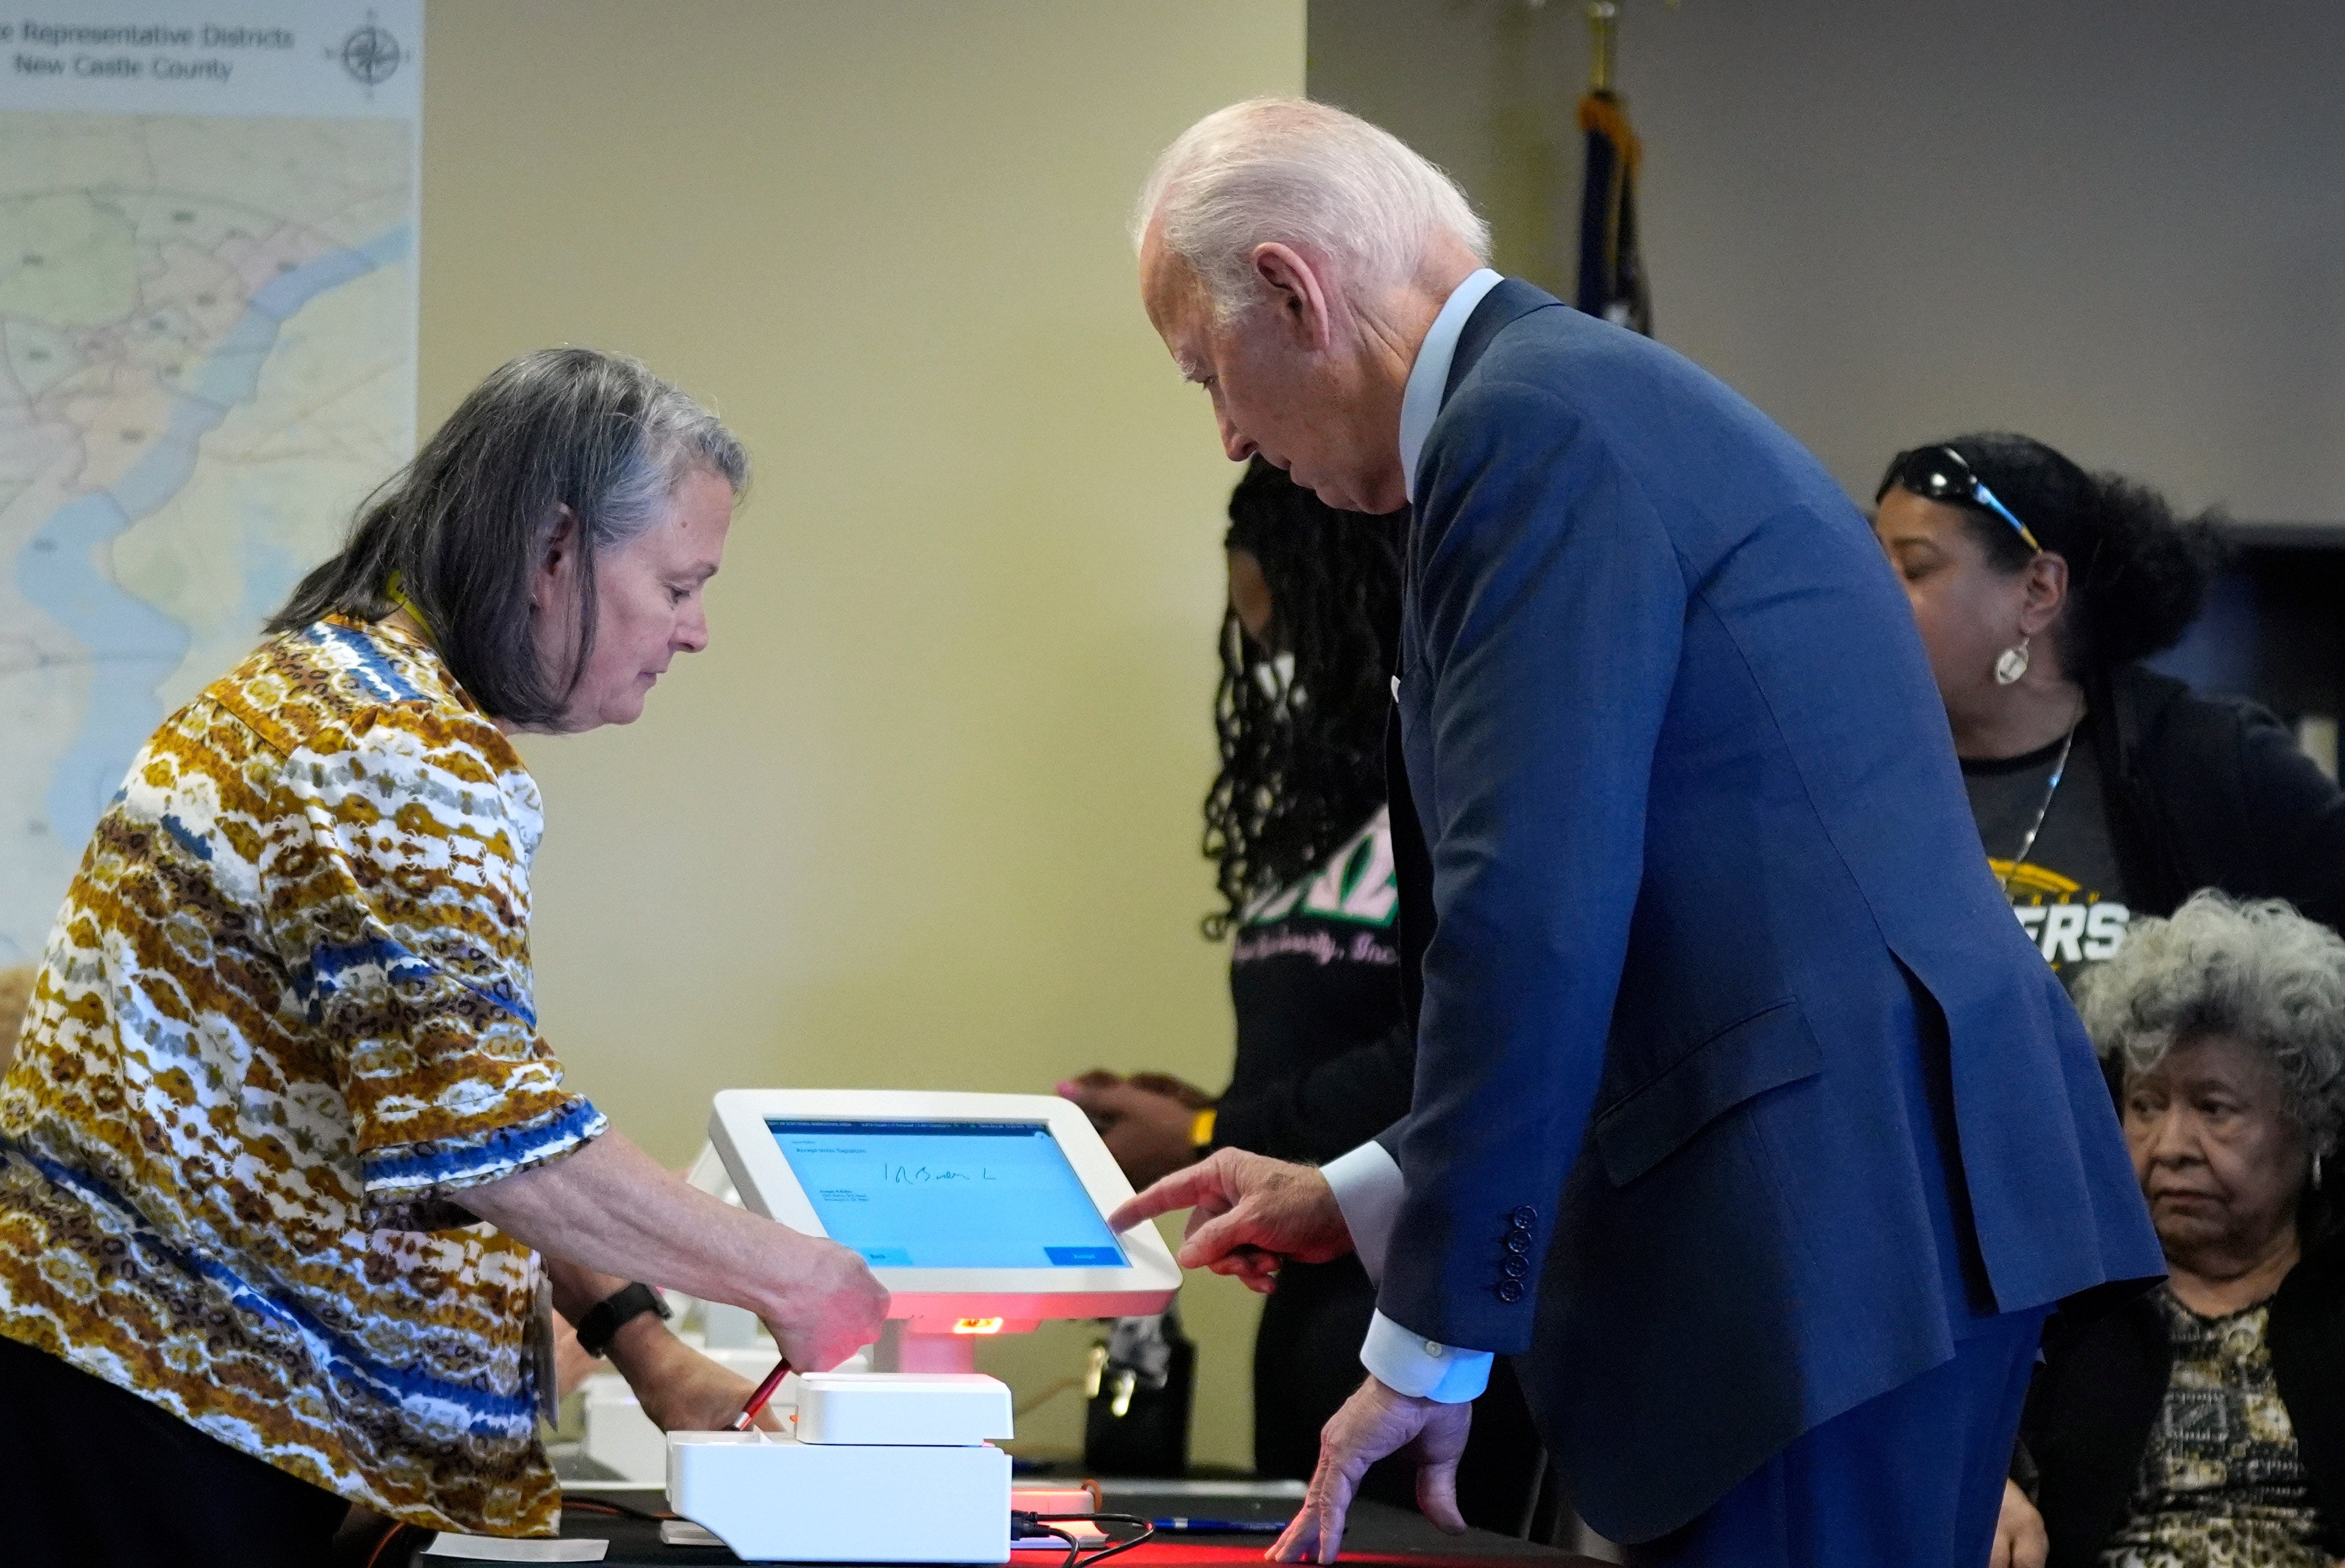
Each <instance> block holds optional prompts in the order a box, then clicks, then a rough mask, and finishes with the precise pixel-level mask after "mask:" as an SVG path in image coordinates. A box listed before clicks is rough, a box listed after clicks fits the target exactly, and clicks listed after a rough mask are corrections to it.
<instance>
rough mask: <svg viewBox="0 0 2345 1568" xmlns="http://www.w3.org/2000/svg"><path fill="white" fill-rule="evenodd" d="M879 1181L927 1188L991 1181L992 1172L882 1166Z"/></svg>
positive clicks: (948, 1167)
mask: <svg viewBox="0 0 2345 1568" xmlns="http://www.w3.org/2000/svg"><path fill="white" fill-rule="evenodd" d="M879 1179H880V1180H881V1181H882V1182H883V1183H886V1184H888V1185H890V1186H897V1187H929V1186H933V1185H934V1184H936V1183H938V1182H940V1181H992V1180H994V1179H996V1178H995V1176H994V1174H993V1172H992V1171H991V1170H990V1169H988V1168H985V1167H984V1166H982V1165H980V1166H979V1167H978V1168H976V1169H975V1170H956V1169H954V1168H952V1167H951V1166H949V1165H882V1166H881V1167H880V1168H879Z"/></svg>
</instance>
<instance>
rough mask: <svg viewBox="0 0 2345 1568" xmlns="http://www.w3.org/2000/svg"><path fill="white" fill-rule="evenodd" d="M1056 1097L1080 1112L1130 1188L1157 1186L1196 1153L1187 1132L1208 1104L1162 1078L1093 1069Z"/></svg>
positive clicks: (1178, 1082) (1184, 1086)
mask: <svg viewBox="0 0 2345 1568" xmlns="http://www.w3.org/2000/svg"><path fill="white" fill-rule="evenodd" d="M1058 1092H1059V1096H1060V1098H1062V1099H1071V1100H1072V1101H1074V1102H1075V1103H1076V1104H1077V1105H1079V1106H1081V1107H1082V1108H1083V1114H1084V1115H1085V1116H1088V1117H1089V1118H1091V1125H1092V1126H1093V1127H1095V1128H1099V1134H1100V1139H1101V1142H1103V1143H1105V1144H1106V1145H1107V1151H1108V1152H1109V1153H1110V1154H1112V1155H1113V1156H1115V1162H1116V1164H1117V1165H1118V1166H1120V1167H1121V1168H1122V1170H1123V1177H1124V1179H1125V1180H1127V1181H1129V1182H1131V1183H1132V1186H1133V1187H1135V1188H1142V1187H1146V1186H1148V1185H1150V1184H1151V1183H1152V1182H1156V1181H1161V1180H1162V1179H1164V1178H1165V1177H1168V1176H1170V1175H1172V1174H1173V1172H1174V1171H1176V1170H1178V1169H1180V1168H1182V1167H1183V1166H1184V1165H1188V1164H1191V1163H1193V1162H1194V1161H1195V1159H1196V1158H1197V1156H1198V1154H1199V1152H1200V1151H1199V1149H1198V1148H1197V1145H1196V1140H1195V1138H1193V1136H1192V1135H1191V1132H1190V1129H1191V1128H1193V1127H1194V1126H1195V1125H1196V1122H1197V1113H1198V1112H1199V1111H1201V1110H1203V1109H1204V1108H1206V1107H1207V1106H1209V1105H1211V1104H1213V1101H1212V1100H1211V1099H1209V1098H1206V1096H1205V1095H1204V1093H1203V1091H1202V1090H1200V1089H1198V1088H1196V1087H1193V1086H1192V1085H1189V1084H1185V1083H1183V1082H1182V1081H1181V1080H1180V1079H1178V1078H1175V1077H1167V1076H1166V1075H1164V1074H1162V1073H1134V1074H1133V1075H1132V1077H1128V1078H1123V1077H1117V1076H1116V1075H1115V1074H1113V1073H1111V1072H1107V1071H1104V1070H1102V1069H1100V1068H1093V1069H1092V1070H1091V1071H1090V1072H1087V1073H1085V1074H1084V1075H1083V1076H1082V1077H1079V1078H1070V1079H1069V1080H1067V1081H1066V1082H1065V1083H1062V1084H1061V1085H1060V1086H1059V1088H1058Z"/></svg>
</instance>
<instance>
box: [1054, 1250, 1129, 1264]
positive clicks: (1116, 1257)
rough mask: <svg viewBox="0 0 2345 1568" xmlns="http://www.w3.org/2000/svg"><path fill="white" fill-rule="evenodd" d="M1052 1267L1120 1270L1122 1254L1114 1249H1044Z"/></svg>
mask: <svg viewBox="0 0 2345 1568" xmlns="http://www.w3.org/2000/svg"><path fill="white" fill-rule="evenodd" d="M1042 1250H1043V1251H1044V1252H1045V1253H1047V1254H1048V1255H1049V1257H1050V1259H1051V1265H1052V1267H1054V1268H1059V1269H1121V1268H1122V1267H1123V1252H1122V1249H1120V1248H1115V1247H1045V1248H1043V1249H1042Z"/></svg>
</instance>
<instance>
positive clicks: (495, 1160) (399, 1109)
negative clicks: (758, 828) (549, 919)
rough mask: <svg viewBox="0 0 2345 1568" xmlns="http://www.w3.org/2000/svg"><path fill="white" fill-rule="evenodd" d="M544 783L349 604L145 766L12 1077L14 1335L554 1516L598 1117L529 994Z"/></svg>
mask: <svg viewBox="0 0 2345 1568" xmlns="http://www.w3.org/2000/svg"><path fill="white" fill-rule="evenodd" d="M539 830H540V818H539V804H538V795H537V790H536V786H535V785H534V784H533V783H532V781H531V779H530V777H529V774H528V773H527V772H526V771H525V770H524V769H523V766H522V763H521V759H520V758H519V756H518V755H516V754H515V753H514V752H513V747H512V746H511V745H510V744H508V743H507V741H506V739H505V737H504V736H503V734H502V733H500V732H499V731H498V730H497V728H496V726H495V725H494V724H493V723H491V722H490V721H489V720H488V719H487V718H486V717H484V716H483V715H482V713H481V711H480V710H479V708H478V707H476V706H475V705H474V704H473V703H472V700H471V699H470V698H469V697H467V696H466V695H465V694H464V693H463V692H462V690H461V689H459V688H458V686H457V684H456V683H455V680H454V678H453V677H452V676H451V675H450V673H448V670H447V667H446V666H445V665H444V664H442V663H441V662H440V660H439V659H438V657H437V656H436V655H435V654H434V653H433V652H432V651H431V649H430V648H429V647H428V646H426V645H425V644H423V643H422V642H418V641H415V640H413V639H411V638H409V637H407V636H404V635H401V633H399V632H396V631H394V630H392V629H391V628H390V627H387V626H381V625H368V624H365V623H362V622H353V621H346V620H342V619H340V618H330V619H328V620H325V621H321V622H318V623H317V624H315V625H313V626H310V627H309V628H307V629H306V630H303V631H299V632H289V633H287V634H285V635H283V636H279V637H278V638H276V639H274V640H272V641H270V642H268V643H265V644H264V645H263V646H262V647H261V648H260V649H259V651H258V652H255V653H253V655H252V656H251V657H250V658H249V659H247V660H246V661H245V662H244V663H242V664H241V665H239V667H238V668H237V669H236V670H234V671H232V672H231V673H229V674H228V675H227V676H226V677H225V678H224V679H222V680H220V681H219V682H218V683H215V684H213V685H212V686H211V687H210V688H209V689H208V690H207V691H205V692H204V693H203V694H202V695H201V696H200V697H198V699H197V700H196V701H195V702H193V703H189V704H188V706H187V707H185V708H183V709H181V710H180V711H179V712H178V713H175V714H174V715H172V716H171V717H170V718H169V719H168V720H167V721H166V722H165V723H164V724H163V727H162V728H161V729H160V730H158V731H157V732H156V733H155V735H154V738H153V739H151V740H150V741H148V742H147V746H146V749H145V750H144V751H142V752H141V753H140V754H139V755H138V757H137V761H136V762H134V763H133V764H131V769H130V774H129V777H128V779H127V782H126V783H125V784H124V785H123V788H122V790H121V792H120V793H119V794H117V795H116V796H115V798H114V801H113V803H112V804H111V805H110V807H109V808H108V809H107V812H106V814H105V815H104V817H103V818H102V819H101V820H100V822H99V824H98V825H97V830H96V834H95V835H93V836H92V838H91V841H90V845H89V849H88V852H87V854H86V855H84V857H83V859H82V863H81V868H80V870H79V872H78V874H77V875H76V877H75V879H74V883H73V886H72V889H71V891H70V892H68V893H67V895H66V903H65V907H64V910H63V912H62V913H61V914H60V915H59V916H58V917H57V924H56V930H55V931H54V933H53V934H52V935H51V936H50V938H49V944H48V947H47V951H46V954H45V955H44V957H43V961H42V966H41V969H40V972H39V975H38V977H37V979H36V982H35V986H34V996H33V1003H32V1007H31V1010H30V1012H29V1013H28V1015H27V1017H26V1018H25V1028H24V1034H23V1037H22V1039H21V1041H20V1042H19V1044H18V1047H17V1051H16V1058H15V1064H14V1066H13V1067H11V1068H10V1070H9V1073H8V1076H7V1077H6V1078H5V1080H0V1335H5V1336H6V1337H7V1338H9V1339H12V1340H18V1341H20V1342H22V1343H24V1344H26V1345H30V1346H33V1347H35V1348H36V1349H39V1350H42V1351H47V1352H49V1353H51V1354H53V1355H57V1356H61V1357H63V1358H65V1359H66V1361H69V1362H71V1363H72V1364H73V1365H75V1366H76V1367H78V1368H80V1369H81V1370H83V1371H86V1372H89V1373H92V1374H94V1375H96V1376H97V1377H100V1378H103V1379H105V1380H106V1381H108V1382H111V1383H115V1384H117V1385H118V1386H120V1387H122V1388H125V1389H127V1390H129V1391H131V1392H133V1393H136V1394H138V1395H140V1396H142V1397H144V1398H146V1399H147V1400H150V1401H154V1402H155V1403H156V1404H157V1405H159V1406H161V1407H162V1408H164V1409H165V1410H167V1411H170V1412H171V1413H172V1414H173V1415H175V1416H178V1417H179V1418H180V1419H182V1420H184V1421H188V1422H190V1423H192V1424H193V1425H195V1426H197V1427H198V1428H199V1429H201V1430H202V1431H205V1432H207V1433H208V1434H210V1435H211V1436H213V1437H215V1438H218V1440H219V1441H221V1442H225V1443H228V1444H229V1445H231V1446H232V1447H235V1448H238V1449H240V1450H242V1451H243V1452H246V1453H249V1454H252V1455H254V1456H256V1457H257V1458H259V1459H261V1460H264V1461H266V1462H269V1463H270V1464H272V1465H275V1466H277V1467H278V1468H279V1469H281V1470H285V1471H289V1472H292V1473H293V1474H295V1475H299V1476H300V1477H302V1478H303V1479H304V1480H307V1481H310V1482H314V1483H315V1484H317V1485H319V1486H322V1487H325V1488H328V1489H330V1490H331V1491H334V1492H339V1493H340V1494H341V1495H342V1496H345V1497H348V1498H350V1499H352V1500H353V1501H356V1502H363V1503H366V1504H368V1505H370V1506H371V1507H373V1508H376V1509H379V1510H381V1511H382V1512H386V1513H389V1514H391V1515H393V1516H395V1517H397V1518H400V1519H402V1520H406V1521H410V1522H415V1523H419V1524H426V1525H432V1526H437V1527H441V1528H448V1529H461V1530H466V1531H473V1532H483V1533H503V1534H532V1533H547V1532H550V1531H551V1530H552V1529H553V1524H554V1522H555V1519H556V1516H557V1510H558V1507H559V1493H558V1492H557V1490H556V1488H555V1485H554V1482H553V1474H552V1472H550V1471H549V1470H548V1468H547V1466H546V1463H545V1456H544V1453H543V1449H542V1448H541V1447H540V1446H539V1442H538V1437H537V1411H538V1394H539V1387H538V1385H539V1376H538V1373H537V1371H536V1361H535V1351H536V1344H535V1341H536V1339H537V1331H536V1330H535V1328H534V1326H533V1325H534V1324H535V1323H537V1322H539V1321H541V1320H542V1319H541V1317H540V1315H539V1314H538V1313H537V1312H536V1310H535V1308H536V1305H537V1303H538V1301H539V1300H540V1299H541V1296H542V1294H543V1286H542V1275H543V1270H542V1269H541V1267H540V1264H539V1261H538V1259H537V1258H536V1256H535V1254H533V1253H532V1252H531V1251H529V1250H528V1249H525V1248H523V1247H522V1246H521V1245H520V1244H518V1243H517V1242H514V1241H513V1240H511V1239H507V1238H505V1237H503V1236H501V1235H499V1234H497V1233H496V1232H495V1231H494V1230H492V1229H490V1228H489V1227H487V1226H485V1225H482V1224H479V1223H477V1222H476V1221H475V1220H474V1219H473V1218H472V1215H470V1214H469V1213H467V1212H465V1211H464V1209H462V1207H461V1204H462V1194H463V1191H464V1189H467V1188H470V1187H472V1186H475V1185H478V1184H480V1183H482V1182H488V1181H493V1180H496V1179H499V1178H501V1177H505V1176H510V1175H512V1174H513V1173H514V1172H516V1171H519V1170H523V1169H524V1168H529V1167H531V1166H533V1165H537V1164H540V1163H542V1162H543V1161H545V1160H549V1159H552V1158H555V1157H557V1156H559V1155H562V1154H565V1153H568V1152H569V1151H571V1150H573V1149H574V1148H578V1147H579V1146H580V1145H582V1144H583V1143H584V1142H585V1141H586V1140H588V1139H590V1138H594V1137H595V1136H596V1135H597V1134H599V1133H600V1132H601V1131H602V1130H603V1129H604V1118H603V1117H602V1116H601V1114H600V1113H599V1112H597V1111H596V1110H595V1109H594V1107H593V1106H592V1105H590V1104H588V1103H587V1102H586V1101H585V1100H584V1099H582V1098H578V1097H577V1096H575V1095H574V1094H572V1093H570V1092H568V1091H567V1090H565V1089H564V1088H563V1081H562V1068H561V1065H560V1064H559V1063H558V1062H556V1061H555V1060H554V1058H553V1053H552V1052H551V1051H550V1050H549V1049H548V1048H547V1047H546V1044H545V1042H544V1040H543V1039H542V1038H541V1037H539V1035H538V1031H537V1016H536V1013H535V1011H534V1010H533V1007H532V1002H531V975H530V959H529V865H530V857H531V855H532V854H533V852H534V850H535V849H536V846H537V841H538V835H539Z"/></svg>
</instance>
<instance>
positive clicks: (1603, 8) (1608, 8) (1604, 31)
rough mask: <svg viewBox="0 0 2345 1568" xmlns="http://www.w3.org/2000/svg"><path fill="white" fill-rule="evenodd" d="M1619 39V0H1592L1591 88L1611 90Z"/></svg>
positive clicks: (1589, 69) (1589, 32) (1590, 7)
mask: <svg viewBox="0 0 2345 1568" xmlns="http://www.w3.org/2000/svg"><path fill="white" fill-rule="evenodd" d="M1619 42H1620V7H1619V3H1618V0H1589V5H1588V90H1589V92H1591V93H1609V92H1610V91H1611V90H1612V66H1613V62H1614V60H1615V58H1616V56H1617V52H1618V50H1619Z"/></svg>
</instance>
